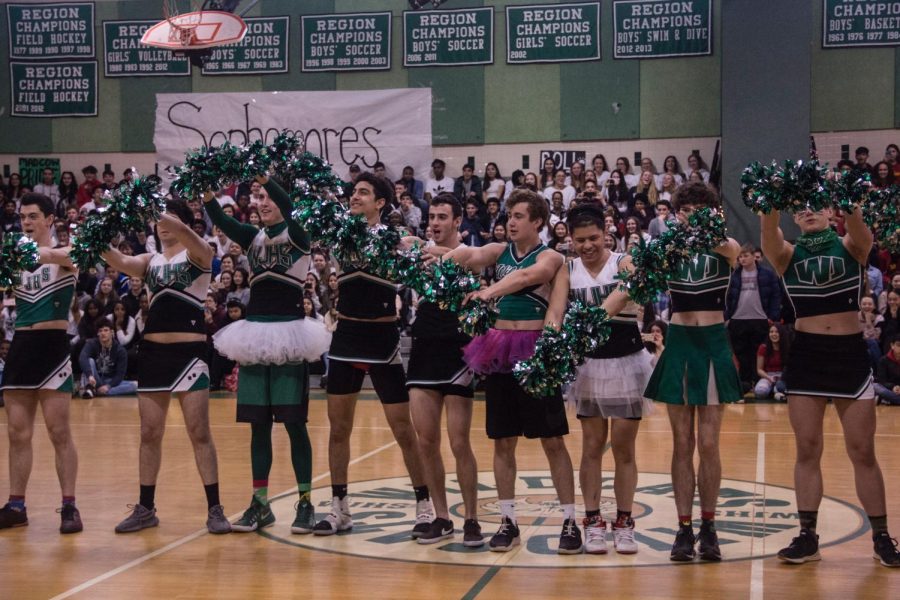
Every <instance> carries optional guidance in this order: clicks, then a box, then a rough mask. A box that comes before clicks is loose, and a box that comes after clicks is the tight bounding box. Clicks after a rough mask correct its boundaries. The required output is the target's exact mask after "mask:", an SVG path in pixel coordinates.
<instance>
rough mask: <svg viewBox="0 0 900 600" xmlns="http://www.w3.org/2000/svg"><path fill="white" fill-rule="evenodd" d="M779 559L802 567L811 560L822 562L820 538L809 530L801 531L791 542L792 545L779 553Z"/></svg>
mask: <svg viewBox="0 0 900 600" xmlns="http://www.w3.org/2000/svg"><path fill="white" fill-rule="evenodd" d="M778 558H779V559H780V560H782V561H784V562H786V563H791V564H792V565H802V564H803V563H805V562H809V561H811V560H822V557H821V556H819V536H817V535H814V534H813V533H812V532H810V531H809V530H808V529H801V530H800V535H798V536H797V537H795V538H794V539H793V540H792V541H791V545H790V546H788V547H787V548H783V549H781V550H779V551H778Z"/></svg>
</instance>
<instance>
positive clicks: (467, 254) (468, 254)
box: [444, 243, 506, 271]
mask: <svg viewBox="0 0 900 600" xmlns="http://www.w3.org/2000/svg"><path fill="white" fill-rule="evenodd" d="M504 250H506V244H497V243H495V244H487V245H485V246H481V247H480V248H475V247H473V246H465V245H460V246H457V247H456V248H454V249H453V250H451V251H450V252H447V253H446V254H444V260H447V259H451V258H452V259H453V260H454V261H456V262H457V263H458V264H460V265H462V266H463V267H465V268H467V269H469V270H471V271H481V270H482V269H484V268H485V267H487V266H490V265H492V264H494V263H496V262H497V260H498V259H499V258H500V255H501V254H503V251H504Z"/></svg>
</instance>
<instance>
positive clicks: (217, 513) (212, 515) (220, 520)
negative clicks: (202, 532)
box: [206, 504, 231, 535]
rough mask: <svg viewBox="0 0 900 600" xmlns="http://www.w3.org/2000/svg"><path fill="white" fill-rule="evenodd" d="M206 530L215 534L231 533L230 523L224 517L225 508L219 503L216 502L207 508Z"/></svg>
mask: <svg viewBox="0 0 900 600" xmlns="http://www.w3.org/2000/svg"><path fill="white" fill-rule="evenodd" d="M206 530H207V531H208V532H210V533H214V534H216V535H219V534H222V533H231V523H229V522H228V519H226V518H225V509H224V508H223V507H222V505H221V504H216V505H215V506H213V507H211V508H210V509H209V514H208V515H207V517H206Z"/></svg>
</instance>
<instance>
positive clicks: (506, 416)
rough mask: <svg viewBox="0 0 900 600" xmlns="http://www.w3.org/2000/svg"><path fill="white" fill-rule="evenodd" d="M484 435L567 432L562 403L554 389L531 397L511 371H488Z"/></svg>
mask: <svg viewBox="0 0 900 600" xmlns="http://www.w3.org/2000/svg"><path fill="white" fill-rule="evenodd" d="M484 395H485V400H486V407H485V408H486V412H487V435H488V437H489V438H490V439H492V440H496V439H500V438H507V437H518V436H521V435H524V436H525V437H526V438H529V439H534V438H551V437H558V436H562V435H566V434H567V433H569V421H568V419H566V404H565V402H564V401H563V397H562V394H561V393H560V392H559V390H557V392H556V394H554V395H553V396H548V397H545V398H535V397H534V396H531V395H529V394H527V393H526V392H525V390H523V389H522V387H521V386H520V385H519V382H518V381H516V378H515V376H513V375H512V374H511V373H492V374H490V375H488V376H487V378H486V379H485V382H484Z"/></svg>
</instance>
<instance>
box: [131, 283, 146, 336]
mask: <svg viewBox="0 0 900 600" xmlns="http://www.w3.org/2000/svg"><path fill="white" fill-rule="evenodd" d="M149 316H150V294H148V293H147V292H143V293H141V296H140V298H138V312H137V314H136V315H134V324H135V326H137V331H138V335H144V327H146V326H147V318H148V317H149Z"/></svg>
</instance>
